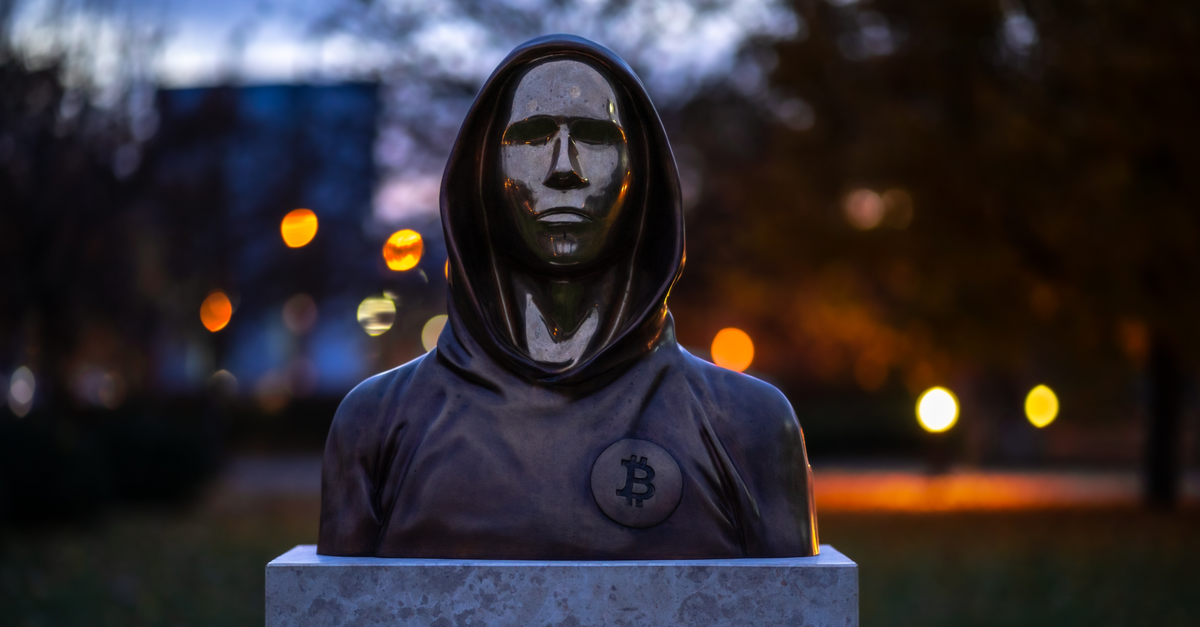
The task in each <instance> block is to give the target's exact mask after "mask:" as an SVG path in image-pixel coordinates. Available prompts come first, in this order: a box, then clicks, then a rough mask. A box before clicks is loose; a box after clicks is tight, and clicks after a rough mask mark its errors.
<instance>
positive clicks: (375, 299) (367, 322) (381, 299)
mask: <svg viewBox="0 0 1200 627" xmlns="http://www.w3.org/2000/svg"><path fill="white" fill-rule="evenodd" d="M395 322H396V303H394V302H392V299H390V298H387V297H386V296H371V297H368V298H364V299H363V302H361V303H359V304H358V323H359V324H360V325H362V328H363V330H364V331H366V332H367V335H370V336H371V337H375V336H377V335H383V334H384V333H387V330H388V329H390V328H392V324H393V323H395Z"/></svg>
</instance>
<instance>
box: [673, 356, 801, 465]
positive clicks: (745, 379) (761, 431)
mask: <svg viewBox="0 0 1200 627" xmlns="http://www.w3.org/2000/svg"><path fill="white" fill-rule="evenodd" d="M688 357H689V358H690V359H691V360H692V362H693V363H692V370H693V372H695V373H696V374H697V375H699V377H700V379H701V380H702V382H703V385H702V388H703V390H704V394H705V395H707V398H706V399H701V400H702V401H707V403H708V404H709V405H710V412H709V415H710V417H711V419H712V420H713V427H714V428H716V429H717V431H718V432H719V433H720V434H721V435H722V436H723V437H731V438H733V439H737V440H742V441H747V443H751V442H752V443H755V444H761V445H764V446H773V445H779V444H783V443H785V442H788V441H795V440H798V439H799V438H801V437H802V436H800V424H799V421H798V420H797V418H796V412H795V411H794V410H793V409H792V404H791V403H790V402H789V401H788V399H787V397H786V396H784V394H783V392H780V391H779V389H778V388H776V387H775V386H773V385H771V384H770V383H767V382H766V381H763V380H761V379H756V378H754V377H752V376H750V375H747V374H742V373H740V372H734V371H732V370H728V369H725V368H722V367H720V366H716V365H713V364H711V363H709V362H707V361H704V360H702V359H699V358H696V357H692V356H690V355H689V356H688ZM781 438H782V439H781ZM801 445H802V444H801Z"/></svg>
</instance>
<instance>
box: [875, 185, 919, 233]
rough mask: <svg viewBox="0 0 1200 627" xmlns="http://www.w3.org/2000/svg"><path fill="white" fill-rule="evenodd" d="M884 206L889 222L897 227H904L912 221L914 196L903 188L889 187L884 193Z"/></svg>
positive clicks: (893, 226)
mask: <svg viewBox="0 0 1200 627" xmlns="http://www.w3.org/2000/svg"><path fill="white" fill-rule="evenodd" d="M882 200H883V208H884V210H885V214H886V219H887V223H888V225H889V226H891V227H892V228H895V229H904V228H907V227H908V224H909V223H910V222H912V217H913V202H912V196H909V195H908V192H906V191H904V190H902V189H889V190H887V191H886V192H884V193H883V197H882Z"/></svg>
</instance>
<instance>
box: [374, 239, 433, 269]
mask: <svg viewBox="0 0 1200 627" xmlns="http://www.w3.org/2000/svg"><path fill="white" fill-rule="evenodd" d="M424 251H425V244H424V242H422V241H421V234H420V233H418V232H416V231H413V230H410V229H404V230H402V231H396V232H395V233H392V236H391V237H389V238H388V240H387V243H386V244H384V245H383V260H384V261H386V262H387V267H388V268H391V269H392V270H396V271H401V270H408V269H411V268H414V267H416V265H417V262H419V261H421V253H422V252H424Z"/></svg>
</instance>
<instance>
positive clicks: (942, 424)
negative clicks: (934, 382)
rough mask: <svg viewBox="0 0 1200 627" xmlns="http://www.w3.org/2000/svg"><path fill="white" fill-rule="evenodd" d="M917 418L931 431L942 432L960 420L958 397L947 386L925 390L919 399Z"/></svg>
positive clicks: (922, 425) (923, 426)
mask: <svg viewBox="0 0 1200 627" xmlns="http://www.w3.org/2000/svg"><path fill="white" fill-rule="evenodd" d="M917 420H918V421H919V422H920V423H921V427H922V428H924V429H925V430H926V431H928V432H930V433H941V432H942V431H945V430H947V429H949V428H950V427H953V426H954V423H955V422H957V421H958V399H956V398H954V394H953V393H952V392H951V391H950V390H947V389H946V388H941V387H935V388H929V389H928V390H925V393H924V394H921V398H919V399H917Z"/></svg>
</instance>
